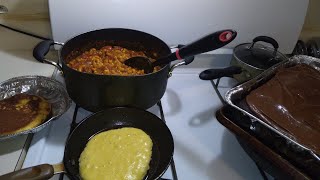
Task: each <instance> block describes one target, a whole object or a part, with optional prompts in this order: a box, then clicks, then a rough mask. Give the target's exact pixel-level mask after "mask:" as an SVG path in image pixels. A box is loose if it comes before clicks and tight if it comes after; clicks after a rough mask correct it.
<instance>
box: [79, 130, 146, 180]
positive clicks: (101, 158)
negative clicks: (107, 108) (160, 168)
mask: <svg viewBox="0 0 320 180" xmlns="http://www.w3.org/2000/svg"><path fill="white" fill-rule="evenodd" d="M151 155H152V140H151V138H150V137H149V136H148V135H147V134H146V133H145V132H143V131H142V130H140V129H137V128H131V127H126V128H120V129H113V130H109V131H105V132H102V133H99V134H97V135H95V136H94V137H93V138H91V139H90V140H89V142H88V143H87V145H86V147H85V149H84V150H83V152H82V153H81V155H80V159H79V169H80V176H81V177H82V178H83V179H84V180H98V179H104V180H109V179H110V180H142V179H143V178H144V177H145V175H146V174H147V171H148V169H149V162H150V160H151Z"/></svg>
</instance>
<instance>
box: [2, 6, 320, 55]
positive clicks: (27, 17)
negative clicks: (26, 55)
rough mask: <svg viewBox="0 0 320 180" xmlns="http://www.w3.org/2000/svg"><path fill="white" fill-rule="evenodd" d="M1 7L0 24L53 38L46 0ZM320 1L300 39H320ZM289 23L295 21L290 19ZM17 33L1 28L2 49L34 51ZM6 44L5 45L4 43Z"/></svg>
mask: <svg viewBox="0 0 320 180" xmlns="http://www.w3.org/2000/svg"><path fill="white" fill-rule="evenodd" d="M0 5H5V6H6V7H7V8H8V9H9V13H8V14H0V23H3V24H6V25H9V26H12V27H16V28H19V29H23V30H25V31H27V32H31V33H34V34H38V35H41V36H44V37H51V30H50V18H49V12H48V11H49V10H48V2H47V1H46V0H27V1H25V0H0ZM319 8H320V1H318V0H310V1H309V8H308V13H307V16H306V20H305V24H304V27H303V30H302V32H301V36H300V39H303V40H307V39H310V38H311V37H313V36H318V37H320V18H319V17H320V11H319ZM288 21H293V19H290V20H288ZM13 33H15V32H11V31H8V30H5V29H4V28H2V27H0V36H1V43H0V49H11V48H14V49H32V48H33V45H34V44H36V42H38V40H37V39H31V38H29V37H26V36H24V35H19V36H14V38H12V37H13V36H11V35H12V34H13ZM3 42H5V43H3Z"/></svg>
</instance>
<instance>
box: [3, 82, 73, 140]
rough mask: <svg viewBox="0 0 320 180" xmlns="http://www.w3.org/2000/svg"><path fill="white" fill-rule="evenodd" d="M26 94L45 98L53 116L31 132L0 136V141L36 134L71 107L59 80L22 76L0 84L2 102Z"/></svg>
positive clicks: (30, 130) (70, 101)
mask: <svg viewBox="0 0 320 180" xmlns="http://www.w3.org/2000/svg"><path fill="white" fill-rule="evenodd" d="M20 93H26V94H32V95H38V96H40V97H43V98H45V99H46V100H47V101H48V102H49V103H50V104H51V109H52V110H51V111H52V116H51V118H50V119H48V120H47V121H45V122H43V123H42V124H40V125H38V126H37V127H34V128H32V129H29V130H25V131H22V132H18V133H15V134H7V135H0V140H4V139H8V138H12V137H16V136H19V135H22V134H29V133H36V132H38V131H40V130H42V129H43V128H44V127H46V126H47V125H49V124H50V123H51V122H52V121H53V120H55V119H57V118H59V117H60V116H61V115H62V114H64V113H65V112H66V111H67V110H68V109H69V107H70V106H71V103H72V100H71V99H70V98H69V96H68V93H67V91H66V89H65V87H64V85H63V84H62V83H60V82H58V81H57V80H54V79H52V78H49V77H44V76H20V77H15V78H11V79H8V80H6V81H4V82H2V83H0V100H2V99H5V98H9V97H11V96H14V95H16V94H20Z"/></svg>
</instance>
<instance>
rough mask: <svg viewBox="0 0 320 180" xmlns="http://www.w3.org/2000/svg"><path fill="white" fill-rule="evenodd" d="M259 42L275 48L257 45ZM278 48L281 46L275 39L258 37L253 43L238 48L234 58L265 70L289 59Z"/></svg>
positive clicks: (235, 50)
mask: <svg viewBox="0 0 320 180" xmlns="http://www.w3.org/2000/svg"><path fill="white" fill-rule="evenodd" d="M258 41H263V42H266V43H269V44H271V45H272V46H273V47H269V46H265V45H262V44H258V43H256V42H258ZM278 47H279V45H278V43H277V42H276V41H275V40H274V39H272V38H270V37H267V36H258V37H256V38H254V39H253V42H252V43H244V44H240V45H238V46H236V47H235V49H234V56H235V58H237V60H239V61H242V62H244V63H246V64H248V65H250V66H253V67H255V68H258V69H263V70H264V69H268V68H269V67H271V66H273V65H275V64H278V63H279V62H281V61H283V60H286V59H287V57H286V56H285V55H283V54H282V53H280V52H279V51H278Z"/></svg>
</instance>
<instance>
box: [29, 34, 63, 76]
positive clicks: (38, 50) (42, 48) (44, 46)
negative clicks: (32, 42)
mask: <svg viewBox="0 0 320 180" xmlns="http://www.w3.org/2000/svg"><path fill="white" fill-rule="evenodd" d="M54 44H55V42H54V41H52V40H45V41H41V42H40V43H38V44H37V45H36V46H35V47H34V49H33V57H34V58H35V59H36V60H38V61H39V62H42V63H48V64H51V65H53V66H55V67H57V68H58V69H59V70H60V71H62V67H61V66H60V65H59V64H58V63H56V62H54V61H50V60H48V59H46V58H45V56H46V55H47V53H48V52H49V50H50V47H51V46H52V45H54Z"/></svg>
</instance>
